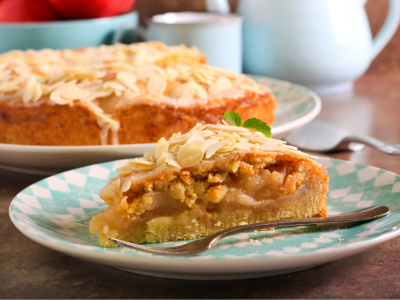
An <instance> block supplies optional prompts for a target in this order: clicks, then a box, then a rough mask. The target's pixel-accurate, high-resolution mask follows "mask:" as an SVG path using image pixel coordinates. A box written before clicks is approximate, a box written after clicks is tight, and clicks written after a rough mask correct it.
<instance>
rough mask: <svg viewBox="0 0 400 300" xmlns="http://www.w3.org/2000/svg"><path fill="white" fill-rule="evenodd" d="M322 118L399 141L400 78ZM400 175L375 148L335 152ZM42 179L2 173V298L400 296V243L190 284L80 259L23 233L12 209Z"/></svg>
mask: <svg viewBox="0 0 400 300" xmlns="http://www.w3.org/2000/svg"><path fill="white" fill-rule="evenodd" d="M322 100H323V107H322V112H321V114H320V115H319V116H318V119H320V120H325V121H329V122H331V123H334V124H337V125H340V126H341V127H343V128H346V129H349V130H351V131H353V132H356V133H361V134H368V135H372V136H374V137H376V138H379V139H382V140H385V141H388V142H392V143H400V76H399V75H385V76H382V75H366V76H364V77H363V78H361V79H360V80H359V81H358V82H357V83H356V85H355V89H354V91H353V93H349V94H346V95H341V96H335V97H323V99H322ZM329 156H331V157H334V158H339V159H344V160H351V161H353V162H357V163H363V164H367V165H372V166H375V167H378V168H382V169H386V170H389V171H392V172H394V173H397V174H400V157H399V156H397V157H396V156H389V155H385V154H382V153H380V152H378V151H376V150H374V149H370V148H367V149H364V150H362V151H360V152H356V153H354V152H353V153H351V152H346V153H338V154H332V155H329ZM42 178H43V177H40V176H35V175H26V174H18V173H13V172H9V171H3V170H0V237H1V247H0V298H400V279H399V278H400V276H399V274H400V255H399V253H400V238H396V239H393V240H391V241H389V242H386V243H384V244H383V245H380V246H378V247H375V248H373V249H371V250H369V251H366V252H364V253H361V254H357V255H354V256H351V257H348V258H344V259H340V260H338V261H334V262H330V263H327V264H325V265H322V266H318V267H314V268H312V269H308V270H305V271H301V272H297V273H292V274H286V275H280V276H274V277H264V278H258V279H246V280H223V281H189V280H176V279H163V278H155V277H149V276H144V275H136V274H132V273H127V272H124V271H120V270H116V269H113V268H111V267H107V266H103V265H98V264H94V263H90V262H86V261H82V260H79V259H75V258H72V257H69V256H66V255H63V254H60V253H58V252H55V251H53V250H50V249H48V248H45V247H43V246H41V245H39V244H36V243H34V242H32V241H31V240H29V239H28V238H26V237H25V236H24V235H22V234H21V233H20V232H19V231H18V230H17V229H16V228H15V227H14V226H13V224H12V223H11V221H10V218H9V216H8V206H9V204H10V202H11V200H12V198H13V197H14V196H15V195H16V194H17V193H18V192H19V191H21V190H22V189H24V188H26V187H27V186H29V185H31V184H33V183H34V182H36V181H38V180H41V179H42Z"/></svg>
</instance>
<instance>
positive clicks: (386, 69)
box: [134, 0, 400, 74]
mask: <svg viewBox="0 0 400 300" xmlns="http://www.w3.org/2000/svg"><path fill="white" fill-rule="evenodd" d="M229 3H230V6H231V9H232V11H236V8H237V5H238V3H239V0H229ZM388 6H389V5H388V1H387V0H369V1H367V4H366V6H365V8H366V11H367V15H368V19H369V22H370V25H371V31H372V34H373V35H374V36H375V35H376V33H377V32H378V31H379V29H380V28H381V26H382V24H383V22H384V20H385V17H386V15H387V12H388ZM134 9H135V10H137V11H138V12H139V15H140V21H141V24H142V25H145V20H147V19H149V18H150V17H151V16H153V15H156V14H162V13H165V12H171V11H206V6H205V1H204V0H190V1H187V0H136V3H135V4H134ZM399 49H400V29H398V30H397V31H396V34H395V35H394V37H393V38H392V40H391V41H390V42H389V43H388V44H387V46H386V47H385V48H384V49H383V51H382V52H381V53H380V54H379V55H378V56H377V57H376V58H375V59H374V61H373V62H372V64H371V66H370V67H369V69H368V71H367V73H375V74H376V73H380V74H388V73H398V74H400V51H399Z"/></svg>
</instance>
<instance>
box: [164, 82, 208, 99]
mask: <svg viewBox="0 0 400 300" xmlns="http://www.w3.org/2000/svg"><path fill="white" fill-rule="evenodd" d="M186 91H187V92H189V93H191V94H193V95H196V96H197V97H198V98H200V99H203V100H205V99H207V98H208V93H207V91H206V90H205V89H204V88H203V87H202V86H201V85H200V84H198V83H196V82H193V81H190V82H187V83H184V84H181V85H180V86H178V87H176V88H175V89H174V90H173V91H172V92H171V97H173V98H179V97H181V96H182V95H183V94H184V92H186Z"/></svg>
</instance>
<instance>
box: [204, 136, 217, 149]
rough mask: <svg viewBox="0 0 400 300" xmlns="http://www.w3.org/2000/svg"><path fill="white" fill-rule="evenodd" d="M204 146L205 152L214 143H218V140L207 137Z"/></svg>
mask: <svg viewBox="0 0 400 300" xmlns="http://www.w3.org/2000/svg"><path fill="white" fill-rule="evenodd" d="M204 143H205V146H204V151H205V152H207V150H208V149H209V148H210V147H211V146H212V145H214V144H216V143H218V140H214V139H207V140H205V141H204Z"/></svg>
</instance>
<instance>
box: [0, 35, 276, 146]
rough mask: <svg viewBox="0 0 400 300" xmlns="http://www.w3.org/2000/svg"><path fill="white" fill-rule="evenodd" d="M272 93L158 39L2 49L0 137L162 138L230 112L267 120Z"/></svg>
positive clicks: (36, 141) (33, 141)
mask: <svg viewBox="0 0 400 300" xmlns="http://www.w3.org/2000/svg"><path fill="white" fill-rule="evenodd" d="M275 107H276V103H275V100H274V97H273V95H272V93H271V92H270V90H269V89H268V88H267V87H264V86H261V85H259V84H257V83H256V82H254V81H253V80H252V79H250V78H249V77H247V76H244V75H240V74H236V73H232V72H229V71H225V70H222V69H219V68H215V67H211V66H209V65H207V64H205V57H204V55H203V54H202V53H201V52H199V51H198V50H197V49H196V48H187V47H185V46H172V47H167V46H165V45H164V44H161V43H159V42H146V43H137V44H132V45H122V44H117V45H114V46H100V47H97V48H84V49H76V50H70V49H65V50H49V49H44V50H40V51H33V50H28V51H25V52H23V51H11V52H8V53H5V54H2V55H0V143H8V144H23V145H66V146H76V145H107V144H113V145H117V144H131V143H150V142H157V141H158V140H159V139H160V138H161V137H167V138H169V137H170V136H171V135H172V134H173V133H174V132H178V131H180V132H187V131H188V130H190V129H191V128H192V127H193V126H195V125H196V124H197V123H203V124H208V123H214V124H215V123H218V122H219V121H220V120H221V117H220V116H221V115H222V114H223V112H224V111H226V110H234V111H237V112H239V113H240V114H242V115H243V116H244V117H249V116H255V117H258V118H260V119H262V120H264V121H266V122H268V123H269V124H271V123H272V122H273V121H274V119H275V117H274V113H273V110H274V109H275Z"/></svg>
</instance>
